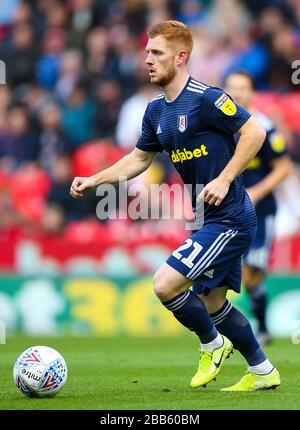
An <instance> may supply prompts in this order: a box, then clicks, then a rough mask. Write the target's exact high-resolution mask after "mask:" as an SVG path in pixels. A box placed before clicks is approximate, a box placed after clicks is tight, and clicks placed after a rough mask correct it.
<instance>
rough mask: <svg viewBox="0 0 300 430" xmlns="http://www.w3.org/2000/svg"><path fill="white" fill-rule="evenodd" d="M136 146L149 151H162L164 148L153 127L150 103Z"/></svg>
mask: <svg viewBox="0 0 300 430" xmlns="http://www.w3.org/2000/svg"><path fill="white" fill-rule="evenodd" d="M136 147H137V148H138V149H140V150H142V151H147V152H162V151H163V150H164V148H163V146H162V145H161V144H160V142H159V140H158V138H157V136H156V134H155V132H154V129H153V125H152V118H151V111H150V104H148V106H147V109H146V111H145V114H144V118H143V125H142V133H141V136H140V137H139V139H138V141H137V144H136Z"/></svg>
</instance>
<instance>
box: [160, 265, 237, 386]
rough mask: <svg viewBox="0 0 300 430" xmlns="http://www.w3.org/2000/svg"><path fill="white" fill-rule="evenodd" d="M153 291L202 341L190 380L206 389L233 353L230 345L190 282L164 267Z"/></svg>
mask: <svg viewBox="0 0 300 430" xmlns="http://www.w3.org/2000/svg"><path fill="white" fill-rule="evenodd" d="M153 282H154V291H155V294H156V295H157V297H158V298H159V299H160V300H161V302H162V304H163V305H164V306H165V307H166V308H167V309H168V310H170V311H171V312H173V315H174V317H175V318H176V319H177V320H178V321H179V322H180V323H181V324H182V325H183V326H185V327H186V328H188V329H189V330H191V331H194V332H195V333H196V334H197V336H198V337H199V339H200V342H201V346H202V349H201V355H200V360H199V367H198V370H197V372H196V374H195V376H194V377H193V379H192V381H191V386H192V387H193V388H197V387H201V386H205V385H206V384H207V383H208V382H210V381H212V380H213V379H215V378H216V376H217V375H218V374H219V372H220V369H221V366H222V364H223V362H224V360H225V358H227V357H228V356H229V354H230V352H231V351H232V348H233V347H232V343H231V342H230V341H229V340H228V339H227V338H226V337H225V336H222V335H221V334H220V333H219V332H218V331H217V329H216V328H215V326H214V324H213V322H212V320H211V318H210V316H209V314H208V312H207V309H206V307H205V305H204V303H203V301H202V300H201V299H200V298H199V297H198V296H197V294H195V293H194V292H193V291H190V290H189V287H190V285H191V281H190V280H189V279H187V278H186V277H184V276H183V275H181V274H180V273H179V272H178V271H177V270H175V269H173V268H172V267H171V266H170V265H169V264H164V265H163V266H162V267H161V268H160V269H159V270H158V271H157V273H156V274H155V276H154V280H153Z"/></svg>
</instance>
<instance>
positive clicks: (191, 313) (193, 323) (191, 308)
mask: <svg viewBox="0 0 300 430" xmlns="http://www.w3.org/2000/svg"><path fill="white" fill-rule="evenodd" d="M163 305H164V306H165V307H166V308H167V309H169V310H170V311H172V312H173V314H174V317H175V318H176V319H177V320H178V321H179V322H180V323H181V324H182V325H184V326H185V327H187V328H188V329H189V330H191V331H194V332H195V333H196V334H197V335H198V336H199V338H200V341H201V343H202V344H207V343H209V342H212V341H213V340H215V339H216V338H217V336H218V331H217V329H216V328H215V326H214V324H213V322H212V320H211V318H210V316H209V314H208V312H207V309H206V307H205V305H204V303H203V302H202V300H201V299H200V297H198V296H197V294H195V293H194V292H193V291H190V290H187V291H185V292H184V293H180V294H178V296H176V297H174V298H173V299H171V300H168V301H167V302H163ZM222 343H223V341H222ZM222 343H221V345H220V346H222Z"/></svg>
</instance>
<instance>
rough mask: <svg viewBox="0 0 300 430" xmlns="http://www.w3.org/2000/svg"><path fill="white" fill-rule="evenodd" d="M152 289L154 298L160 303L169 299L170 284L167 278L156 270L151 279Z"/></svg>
mask: <svg viewBox="0 0 300 430" xmlns="http://www.w3.org/2000/svg"><path fill="white" fill-rule="evenodd" d="M153 289H154V292H155V294H156V296H157V297H158V298H159V299H160V300H161V301H162V302H164V301H167V300H169V298H170V294H171V291H170V283H169V282H168V280H167V277H166V276H165V275H164V274H163V273H161V271H160V270H158V271H157V272H156V273H155V275H154V277H153Z"/></svg>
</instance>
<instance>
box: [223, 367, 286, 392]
mask: <svg viewBox="0 0 300 430" xmlns="http://www.w3.org/2000/svg"><path fill="white" fill-rule="evenodd" d="M278 385H280V375H279V372H278V370H277V369H275V367H274V369H273V370H272V371H271V372H270V373H268V374H267V375H256V374H255V373H251V372H249V370H247V371H246V374H245V375H244V376H243V377H242V379H241V380H240V381H239V382H238V383H237V384H235V385H233V386H232V387H228V388H222V390H221V391H256V390H271V389H274V388H276V387H278Z"/></svg>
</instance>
